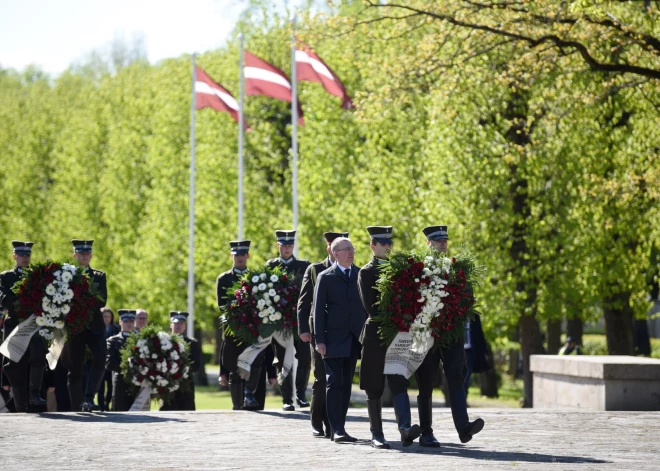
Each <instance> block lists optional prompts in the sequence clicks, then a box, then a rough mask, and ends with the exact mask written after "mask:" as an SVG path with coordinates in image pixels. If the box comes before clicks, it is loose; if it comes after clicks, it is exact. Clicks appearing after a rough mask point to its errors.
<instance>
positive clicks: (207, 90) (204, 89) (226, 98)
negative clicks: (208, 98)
mask: <svg viewBox="0 0 660 471" xmlns="http://www.w3.org/2000/svg"><path fill="white" fill-rule="evenodd" d="M195 92H196V93H197V94H199V95H201V94H207V95H213V96H217V97H218V98H220V100H222V102H223V103H224V104H225V106H226V107H227V108H230V109H232V110H236V111H238V102H237V101H236V99H235V98H234V97H233V96H231V95H230V94H229V93H228V92H225V91H221V90H218V89H217V88H213V87H212V86H211V85H209V84H208V83H205V82H199V81H198V82H195ZM204 101H205V100H204ZM200 108H201V107H200V106H199V105H198V106H197V109H200ZM227 111H228V110H227Z"/></svg>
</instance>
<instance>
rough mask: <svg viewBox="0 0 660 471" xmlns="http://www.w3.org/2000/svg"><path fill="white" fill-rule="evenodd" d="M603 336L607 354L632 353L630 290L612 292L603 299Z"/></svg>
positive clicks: (633, 352) (633, 347)
mask: <svg viewBox="0 0 660 471" xmlns="http://www.w3.org/2000/svg"><path fill="white" fill-rule="evenodd" d="M604 306H605V307H604V309H603V311H604V317H605V336H606V337H607V353H608V354H609V355H634V354H635V346H634V344H633V318H634V313H633V310H632V308H631V307H630V292H623V293H614V294H612V295H610V296H606V297H605V299H604Z"/></svg>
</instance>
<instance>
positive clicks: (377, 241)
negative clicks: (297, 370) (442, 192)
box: [358, 226, 420, 449]
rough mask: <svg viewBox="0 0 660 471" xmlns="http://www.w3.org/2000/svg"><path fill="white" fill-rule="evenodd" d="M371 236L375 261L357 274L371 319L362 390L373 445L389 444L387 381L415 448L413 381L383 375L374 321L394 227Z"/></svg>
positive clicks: (383, 349) (407, 440)
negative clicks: (384, 405) (385, 426)
mask: <svg viewBox="0 0 660 471" xmlns="http://www.w3.org/2000/svg"><path fill="white" fill-rule="evenodd" d="M367 231H369V235H370V237H371V244H370V247H371V251H372V252H373V255H374V257H373V259H371V261H370V262H369V263H367V264H366V265H365V266H364V267H362V269H360V273H359V274H358V288H359V290H360V298H361V299H362V305H363V306H364V309H365V310H366V311H367V314H368V315H369V318H368V319H367V322H366V323H365V324H364V329H363V330H362V336H361V338H360V341H361V342H362V363H361V365H360V389H363V390H364V391H366V393H367V409H368V412H369V424H370V429H371V446H372V447H374V448H379V449H389V448H390V444H389V443H387V441H386V440H385V436H384V435H383V420H382V405H381V399H382V397H383V392H384V390H385V378H387V382H388V383H389V385H390V389H391V390H392V401H393V403H394V412H395V415H396V418H397V423H398V426H399V432H400V433H401V442H402V443H403V446H410V445H412V442H413V440H415V439H416V438H417V437H419V435H420V428H419V425H417V424H415V425H411V420H412V419H411V417H410V398H409V397H408V386H410V382H409V381H408V379H407V378H405V377H404V376H402V375H384V374H383V371H384V368H385V354H386V353H387V346H385V345H383V344H382V340H381V338H380V336H379V335H378V328H379V327H380V324H379V323H378V322H377V321H375V320H374V317H375V316H377V315H379V314H380V312H379V301H378V299H379V294H378V290H377V289H376V282H377V281H378V278H379V277H380V272H381V267H382V266H383V264H384V263H386V262H387V259H388V258H389V254H390V252H391V250H392V237H393V232H394V231H393V229H392V226H369V227H367Z"/></svg>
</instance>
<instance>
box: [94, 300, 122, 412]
mask: <svg viewBox="0 0 660 471" xmlns="http://www.w3.org/2000/svg"><path fill="white" fill-rule="evenodd" d="M101 313H102V314H103V323H104V324H105V339H106V341H107V340H108V339H109V338H110V337H112V336H113V335H117V334H118V333H119V332H120V331H121V329H120V328H119V324H115V314H114V313H113V312H112V309H110V308H109V307H107V306H106V307H104V308H103V309H101ZM111 401H112V371H109V370H105V373H104V375H103V381H101V387H100V389H99V394H98V403H99V407H100V408H101V410H102V411H107V410H108V409H109V408H110V403H111Z"/></svg>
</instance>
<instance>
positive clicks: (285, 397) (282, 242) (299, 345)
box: [266, 230, 311, 411]
mask: <svg viewBox="0 0 660 471" xmlns="http://www.w3.org/2000/svg"><path fill="white" fill-rule="evenodd" d="M275 237H276V238H277V250H278V251H279V252H280V256H279V257H277V258H272V259H270V260H268V261H267V262H266V266H267V267H268V268H270V269H273V268H275V267H281V268H283V269H284V270H285V271H286V272H287V273H288V274H290V275H293V276H295V277H296V279H297V280H298V282H300V281H301V280H302V278H303V274H304V273H305V270H307V267H308V266H309V261H308V260H298V259H297V258H296V257H295V256H294V255H293V249H294V247H295V243H296V231H294V230H276V231H275ZM274 345H275V352H276V355H277V360H278V365H279V367H280V369H281V365H282V364H283V363H284V352H285V348H284V347H282V346H281V345H280V344H279V343H277V342H274ZM294 346H295V348H296V358H297V359H298V368H297V369H296V402H297V403H298V406H299V407H309V402H308V401H307V384H308V383H309V373H310V369H311V354H310V351H309V348H307V345H306V344H305V343H304V342H300V341H298V339H297V338H294ZM295 409H296V408H295V406H294V405H293V376H292V375H288V376H287V377H286V378H284V382H283V383H282V410H285V411H293V410H295Z"/></svg>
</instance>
